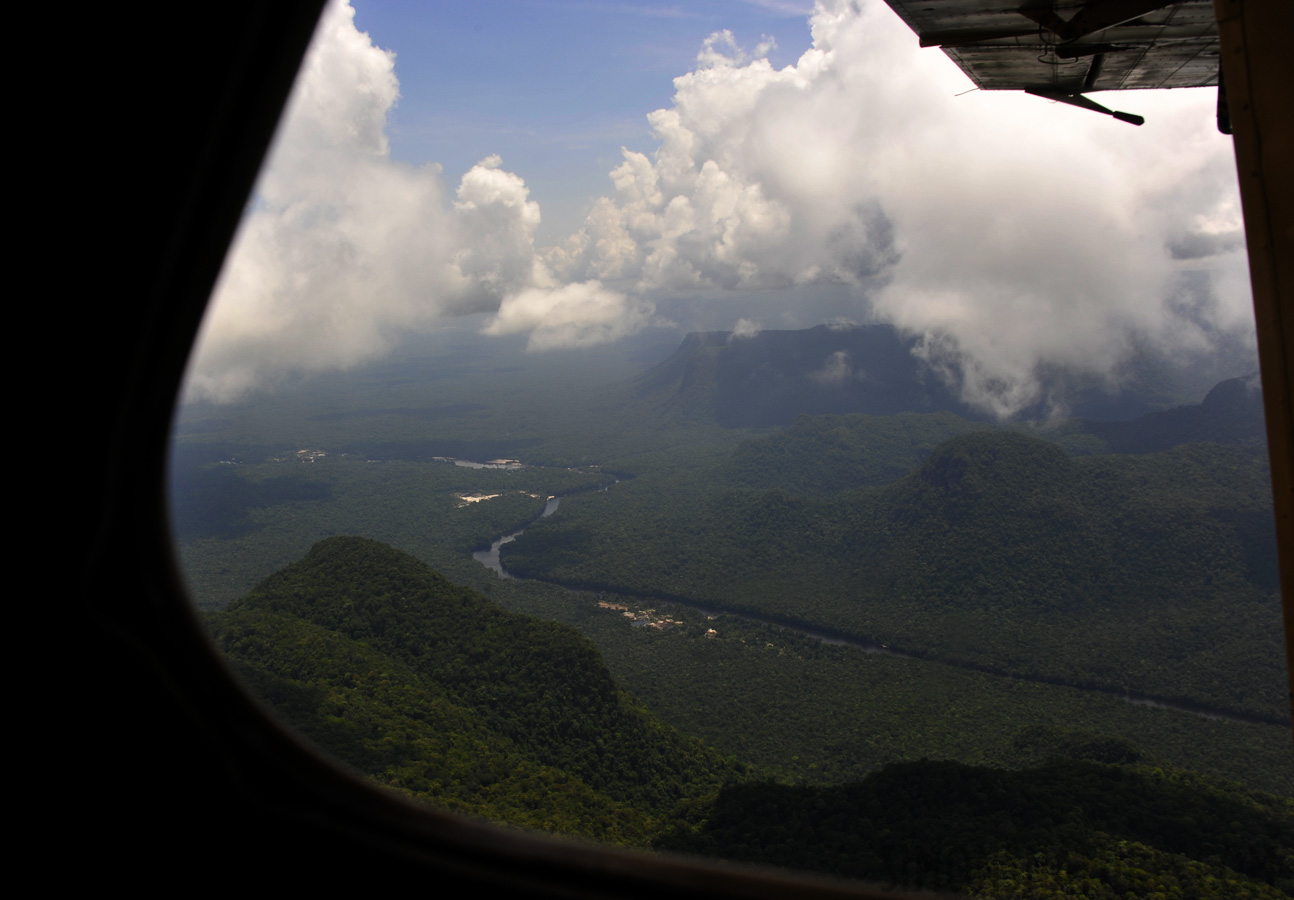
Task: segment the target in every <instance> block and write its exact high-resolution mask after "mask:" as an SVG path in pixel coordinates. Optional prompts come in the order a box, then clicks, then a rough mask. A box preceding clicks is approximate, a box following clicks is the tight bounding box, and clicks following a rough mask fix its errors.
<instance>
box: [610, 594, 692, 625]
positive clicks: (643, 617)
mask: <svg viewBox="0 0 1294 900" xmlns="http://www.w3.org/2000/svg"><path fill="white" fill-rule="evenodd" d="M598 606H600V607H602V608H603V609H611V610H617V611H619V612H620V614H621V615H623V616H624V617H625V618H626V619H628V620H629V621H630V623H631V624H632V625H633V626H634V627H637V628H642V627H646V628H656V629H659V630H664V629H666V628H672V627H673V626H675V625H682V624H684V623H683V620H682V619H675V618H674V617H673V616H662V615H658V614H657V612H656V610H654V609H639V610H632V609H630V608H629V607H628V606H626V605H625V604H623V603H612V602H611V601H609V600H599V601H598ZM711 630H713V629H711Z"/></svg>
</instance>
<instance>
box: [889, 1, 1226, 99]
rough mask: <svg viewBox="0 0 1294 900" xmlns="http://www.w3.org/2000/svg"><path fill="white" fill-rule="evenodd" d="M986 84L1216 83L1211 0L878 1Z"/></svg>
mask: <svg viewBox="0 0 1294 900" xmlns="http://www.w3.org/2000/svg"><path fill="white" fill-rule="evenodd" d="M886 2H888V3H889V5H890V7H891V8H892V9H893V10H894V11H895V12H896V13H898V15H899V16H900V17H901V18H902V19H903V21H904V22H906V23H907V24H908V26H909V27H910V28H911V29H912V30H913V31H915V32H916V33H917V35H918V37H919V38H920V39H921V45H922V46H923V47H940V48H942V49H943V51H944V52H945V53H947V54H948V56H949V57H951V58H952V60H953V61H954V62H955V63H957V65H958V66H960V67H961V69H962V71H963V72H965V73H966V75H967V76H968V77H969V78H970V79H971V81H973V82H974V83H975V85H976V86H977V87H979V88H981V89H982V90H986V91H1002V90H1017V91H1018V90H1026V91H1029V92H1030V93H1036V94H1043V95H1078V94H1083V93H1087V92H1090V91H1121V90H1143V89H1155V88H1178V87H1206V86H1209V85H1216V84H1217V83H1218V61H1219V50H1218V33H1217V24H1216V21H1215V19H1214V12H1213V3H1212V0H1179V2H1168V3H1165V2H1164V0H1088V2H1083V0H1055V2H1050V0H1048V2H1041V3H1038V2H1029V0H1024V2H1023V3H1022V4H1016V5H1012V4H1010V3H1000V2H999V3H997V4H994V3H992V0H988V2H985V0H886Z"/></svg>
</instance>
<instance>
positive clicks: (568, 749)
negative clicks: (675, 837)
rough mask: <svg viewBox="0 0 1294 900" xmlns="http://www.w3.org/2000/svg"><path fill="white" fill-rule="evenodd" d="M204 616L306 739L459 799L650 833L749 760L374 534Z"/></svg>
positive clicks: (412, 788) (587, 825)
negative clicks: (710, 744) (702, 737)
mask: <svg viewBox="0 0 1294 900" xmlns="http://www.w3.org/2000/svg"><path fill="white" fill-rule="evenodd" d="M209 621H210V623H211V624H210V627H211V631H212V633H213V635H214V638H215V640H216V643H217V645H218V646H219V647H220V648H221V650H222V651H224V652H225V653H226V654H227V655H228V656H229V658H230V659H231V660H232V661H233V662H234V663H235V665H236V666H237V667H238V668H239V670H240V672H241V673H242V674H243V676H244V678H245V679H246V681H247V682H248V683H249V685H251V687H252V688H253V690H254V691H256V692H257V693H258V694H259V695H260V696H261V697H262V698H263V699H264V700H265V701H266V702H267V703H268V704H269V705H270V706H271V707H272V708H273V709H274V710H275V711H276V712H277V713H278V714H279V715H281V716H282V717H283V718H284V719H286V721H287V722H288V723H289V724H291V725H293V726H294V727H296V728H297V729H298V730H299V731H301V732H302V733H303V734H304V735H305V736H306V737H308V738H310V739H311V740H313V741H315V742H316V743H317V744H319V745H320V746H322V747H324V748H326V749H327V750H328V751H329V752H330V753H332V754H333V755H335V756H337V757H338V758H339V759H341V760H342V761H343V762H346V763H349V764H350V765H352V766H354V767H355V768H357V769H358V770H360V771H362V772H364V773H366V774H369V775H371V776H373V777H374V778H376V779H377V780H378V781H379V782H382V783H384V784H387V785H390V786H392V787H395V788H398V789H401V790H404V791H406V792H408V793H411V794H413V795H415V796H419V797H423V798H425V799H429V800H434V801H436V802H439V803H442V804H444V805H447V806H449V807H451V808H456V809H459V810H462V811H464V812H469V813H475V814H478V815H483V816H487V817H490V818H493V819H495V820H499V821H505V822H511V823H514V824H519V825H529V826H533V827H539V828H547V829H550V830H555V831H560V832H563V833H568V834H581V835H584V836H587V837H595V838H600V839H605V840H613V841H628V842H632V843H642V842H644V841H645V840H647V839H648V838H649V837H650V836H651V835H652V834H653V833H655V832H656V831H658V830H659V829H660V828H662V827H664V826H665V825H666V824H668V823H670V822H672V821H673V817H675V816H676V815H681V814H682V811H684V810H685V809H686V807H687V806H688V805H689V804H690V803H694V802H696V801H697V800H699V799H704V798H708V797H711V796H713V794H714V793H715V792H716V791H717V790H718V788H719V786H720V785H721V784H722V783H723V782H724V781H725V780H727V779H730V778H733V777H736V776H738V775H739V774H741V773H742V772H743V771H744V770H743V768H742V767H741V766H739V765H737V764H736V763H734V762H732V761H730V760H727V759H725V758H723V757H722V756H720V755H719V754H717V753H715V752H714V751H712V750H710V749H709V748H707V747H705V746H704V745H702V744H701V743H700V742H699V741H696V740H693V739H689V738H686V737H684V736H682V735H681V734H679V733H678V732H676V731H674V730H673V729H671V728H669V727H667V726H664V725H662V724H661V723H660V722H658V721H657V720H656V719H655V718H654V717H652V716H651V715H650V714H649V713H648V712H646V711H645V710H644V709H643V708H642V707H641V706H640V705H639V704H638V703H637V702H636V701H634V700H633V699H632V698H630V697H629V696H628V695H626V694H624V693H623V692H622V691H620V690H619V688H618V687H617V686H616V684H615V682H614V681H613V680H612V678H611V676H610V674H609V673H608V672H607V669H606V667H605V665H604V664H603V662H602V659H601V657H600V656H599V655H598V652H597V650H596V649H595V648H594V647H593V646H592V645H591V644H590V643H589V642H588V641H587V640H586V639H585V638H583V637H582V636H580V635H579V634H578V633H577V632H575V631H574V630H572V629H569V628H567V627H565V626H562V625H558V624H556V623H551V622H544V621H540V620H537V619H532V618H529V617H527V616H523V615H519V614H516V613H509V612H506V611H504V610H502V609H499V608H498V607H496V606H494V605H493V604H491V603H490V602H489V601H488V600H486V599H485V598H483V597H481V596H480V595H478V594H476V593H474V592H473V591H470V590H467V589H465V588H460V587H457V586H455V585H453V584H451V583H450V582H448V581H446V580H445V579H444V578H443V577H442V576H440V575H439V574H438V573H436V572H434V571H433V570H431V569H430V568H429V567H427V566H426V565H425V564H423V563H421V562H419V561H418V560H416V559H414V558H413V557H411V556H408V555H406V554H404V553H401V552H400V551H397V550H395V549H393V548H391V547H388V546H386V545H384V544H380V543H377V542H375V541H370V540H365V539H361V538H330V539H328V540H325V541H321V542H320V543H318V544H316V545H315V546H314V548H313V549H312V550H311V551H310V553H309V554H308V555H307V556H306V558H305V559H303V560H301V561H300V562H298V563H296V564H294V565H292V566H289V567H288V568H286V569H284V570H282V571H280V572H278V573H276V574H275V575H272V576H271V577H269V578H267V579H266V580H265V581H264V582H262V583H261V584H260V585H259V586H258V587H257V588H256V589H255V590H254V591H252V592H251V593H250V594H248V595H247V596H246V597H245V598H243V599H242V600H239V601H235V602H234V603H233V604H231V605H230V606H229V608H228V610H227V611H225V612H222V613H215V614H212V615H211V616H210V620H209Z"/></svg>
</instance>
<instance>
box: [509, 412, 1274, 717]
mask: <svg viewBox="0 0 1294 900" xmlns="http://www.w3.org/2000/svg"><path fill="white" fill-rule="evenodd" d="M935 424H936V426H937V425H938V423H935ZM944 424H945V425H946V424H947V423H946V422H945V423H944ZM932 427H934V426H932ZM797 430H799V431H804V429H797ZM934 430H936V431H937V430H938V428H937V427H934ZM804 437H805V439H806V440H807V441H811V442H812V441H820V440H822V436H821V435H819V434H815V433H809V434H806V435H804ZM811 453H812V450H811V449H810V450H808V451H806V454H805V455H806V456H808V455H811ZM739 461H743V459H742V454H741V453H738V454H736V455H734V457H733V463H732V464H731V465H730V466H728V467H726V468H723V469H721V470H720V471H721V472H722V473H724V475H725V476H726V477H720V478H705V477H696V478H693V479H691V480H688V481H686V482H683V481H678V480H677V479H676V480H675V481H669V480H667V479H665V478H663V477H662V478H657V479H647V478H638V479H635V480H634V481H633V482H631V483H625V484H621V485H618V486H617V487H616V489H615V490H614V491H612V492H609V493H607V494H603V495H597V496H588V497H578V498H572V501H571V502H570V503H569V504H563V506H562V513H561V515H559V516H554V517H553V518H552V519H547V520H544V521H543V522H541V523H537V524H536V526H535V527H533V528H531V529H528V530H527V531H526V533H525V534H524V535H523V536H522V537H521V538H520V539H519V540H517V541H516V542H514V543H512V544H508V545H507V546H506V547H505V548H504V551H503V555H504V562H505V565H507V566H508V567H509V568H510V569H511V570H512V571H514V572H515V573H517V574H519V575H526V576H531V577H540V578H546V579H551V580H556V581H559V582H562V583H566V584H572V585H578V586H582V587H588V588H597V589H611V590H618V591H622V592H625V593H633V594H641V595H648V596H652V595H654V596H658V597H676V598H680V599H684V600H687V601H689V602H694V603H699V604H702V605H705V606H707V607H714V608H719V609H733V610H738V611H748V612H752V613H755V614H758V615H763V616H770V617H773V618H775V619H779V620H783V621H791V622H797V623H803V624H805V625H809V626H813V627H818V628H825V629H829V630H834V631H836V632H840V633H843V634H848V635H852V636H856V637H860V638H866V639H871V640H874V641H877V642H883V643H887V644H890V645H892V646H893V647H896V648H899V649H904V650H907V651H910V652H915V653H918V654H921V655H928V656H931V657H934V658H939V659H945V660H950V661H957V662H960V663H963V664H970V665H974V666H977V667H982V668H985V669H987V670H990V671H995V672H1001V673H1004V674H1012V675H1021V676H1025V677H1029V678H1042V679H1047V680H1056V681H1060V682H1064V683H1067V684H1076V685H1083V686H1101V687H1105V688H1108V689H1111V690H1119V691H1124V690H1132V691H1140V692H1145V693H1147V694H1150V695H1152V696H1160V697H1164V698H1177V699H1181V700H1185V701H1188V702H1195V703H1199V704H1203V705H1206V706H1212V707H1217V708H1222V709H1230V710H1236V711H1239V712H1246V713H1252V714H1257V715H1261V716H1264V717H1270V718H1272V719H1273V720H1280V719H1284V718H1285V716H1286V713H1287V707H1286V700H1285V697H1284V694H1283V691H1282V689H1281V686H1282V684H1283V683H1284V677H1283V652H1282V648H1281V644H1280V634H1281V628H1280V608H1279V603H1278V601H1277V599H1276V568H1275V553H1274V540H1273V523H1272V512H1271V488H1270V484H1269V482H1268V477H1267V468H1266V458H1265V456H1264V455H1263V454H1262V453H1261V452H1258V451H1255V450H1253V449H1250V448H1243V447H1225V446H1219V445H1216V444H1188V445H1183V446H1180V447H1176V448H1174V449H1172V450H1169V451H1166V452H1162V453H1152V454H1145V455H1138V456H1127V455H1118V456H1086V457H1077V458H1075V457H1070V456H1067V455H1066V454H1065V452H1064V451H1063V450H1062V449H1061V448H1060V447H1059V446H1057V445H1056V444H1053V443H1049V442H1047V441H1043V440H1039V439H1037V438H1034V437H1029V436H1027V435H1024V434H1020V433H1015V432H1011V431H1002V430H988V431H970V432H967V433H964V434H961V435H958V436H956V437H952V438H950V439H948V440H946V441H944V442H943V443H941V444H939V445H938V446H937V447H936V448H935V449H934V451H933V452H932V453H930V455H929V456H928V458H926V460H925V461H924V462H923V463H922V464H921V465H920V466H918V467H917V468H915V469H914V470H913V471H912V472H911V473H910V474H908V475H907V476H905V477H904V478H902V479H900V480H898V481H897V482H894V483H893V484H889V485H887V486H884V487H866V486H864V487H857V488H854V489H853V490H843V491H839V490H838V491H832V490H831V488H833V487H835V485H832V484H831V482H830V479H828V478H825V477H824V478H822V479H819V480H818V481H816V482H813V487H814V489H813V490H810V491H806V493H807V494H808V496H805V495H799V494H793V493H791V492H789V491H788V490H786V489H781V488H774V489H765V490H755V489H749V488H745V487H734V486H732V484H733V480H734V479H736V478H737V477H738V476H739V475H740V474H741V473H742V472H749V471H752V467H753V464H754V462H758V460H752V459H749V458H747V459H745V460H744V463H750V464H751V465H737V463H738V462H739ZM765 461H766V462H767V461H769V460H765ZM858 465H860V466H861V465H863V463H859V464H858ZM764 468H765V469H767V468H769V467H767V466H765V467H764ZM798 471H799V473H800V474H799V475H798V476H797V478H799V479H800V481H802V482H806V483H807V482H808V481H809V480H810V479H809V478H808V470H807V469H800V470H798ZM797 483H800V482H797Z"/></svg>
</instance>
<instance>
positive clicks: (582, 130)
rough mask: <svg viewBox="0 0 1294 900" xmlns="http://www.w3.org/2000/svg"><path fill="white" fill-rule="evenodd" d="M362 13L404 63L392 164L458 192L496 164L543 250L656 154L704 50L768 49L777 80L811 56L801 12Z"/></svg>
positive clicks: (495, 5) (520, 7)
mask: <svg viewBox="0 0 1294 900" xmlns="http://www.w3.org/2000/svg"><path fill="white" fill-rule="evenodd" d="M354 6H355V25H356V27H357V28H359V29H360V30H361V31H365V32H368V34H369V35H370V36H371V37H372V39H373V42H374V43H375V44H376V45H377V46H379V47H381V48H383V49H387V50H393V51H395V53H396V71H397V73H398V75H399V78H400V85H401V96H400V101H399V103H398V104H397V105H396V107H395V109H394V110H393V111H392V114H391V117H390V126H389V129H388V134H389V136H390V139H391V154H392V156H393V157H394V158H396V159H399V160H402V161H404V162H408V163H413V164H420V163H424V162H428V161H435V162H439V163H441V164H442V165H443V166H444V168H445V173H446V176H447V177H449V178H451V179H453V178H456V177H457V176H459V175H461V174H462V173H463V172H466V171H467V170H468V169H470V168H471V167H472V166H473V165H474V164H475V163H476V162H477V161H478V160H480V159H482V158H484V157H486V156H489V155H490V154H492V153H497V154H499V155H500V156H501V157H502V158H503V162H504V164H505V166H506V167H507V168H508V169H509V170H511V171H514V172H516V173H517V174H519V175H521V177H523V178H524V179H525V180H526V183H527V184H528V185H529V186H530V189H531V194H532V196H533V197H534V198H535V199H536V200H537V201H539V203H540V206H541V207H542V209H543V211H544V222H543V224H542V225H541V227H540V232H539V236H540V239H541V240H543V239H544V238H552V239H556V238H557V237H559V236H561V235H564V234H567V233H569V232H570V231H573V230H574V229H575V228H576V227H578V225H579V223H580V220H581V219H582V217H583V213H584V212H585V209H584V207H585V206H586V205H587V203H588V202H590V201H591V199H592V198H593V197H596V196H598V195H600V194H603V193H606V191H607V189H608V184H609V183H608V180H607V173H609V172H610V171H611V170H612V169H613V168H614V167H615V166H616V165H617V164H618V163H619V162H620V148H621V146H627V147H629V148H631V149H634V150H639V151H643V152H650V151H651V150H652V149H653V148H654V141H653V140H652V136H651V130H650V128H649V127H648V124H647V114H648V113H649V112H651V111H653V110H656V109H661V108H663V107H667V106H669V105H670V100H671V98H672V96H673V94H674V84H673V82H674V78H675V77H676V76H678V75H681V74H682V73H684V72H687V71H688V70H690V69H691V68H692V66H693V64H694V62H695V60H696V55H697V52H698V51H699V50H700V49H701V46H702V44H703V43H704V41H705V39H706V38H707V37H709V36H710V35H711V34H713V33H714V32H716V31H722V30H724V29H727V30H729V31H731V32H732V34H733V36H734V37H735V38H736V40H737V43H738V44H739V45H740V46H743V47H748V48H753V47H755V46H757V45H758V44H760V43H761V42H762V41H764V40H765V39H767V38H769V37H771V38H773V40H774V42H775V45H776V46H775V47H774V49H773V50H772V51H771V52H770V53H769V61H770V62H771V63H772V64H773V65H774V66H776V67H778V68H780V67H782V66H785V65H788V64H791V63H794V62H795V61H796V60H797V59H798V58H799V56H800V54H801V53H803V52H804V51H805V50H807V49H808V48H809V45H810V35H809V23H808V15H809V13H810V12H811V11H812V9H813V4H812V2H805V0H786V2H767V3H756V2H745V0H710V2H688V3H652V2H646V0H644V2H602V0H576V2H566V0H496V2H488V3H470V2H449V3H444V2H442V3H433V4H427V3H412V2H407V0H406V2H395V0H357V2H356V3H355V4H354ZM914 42H915V41H914Z"/></svg>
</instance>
